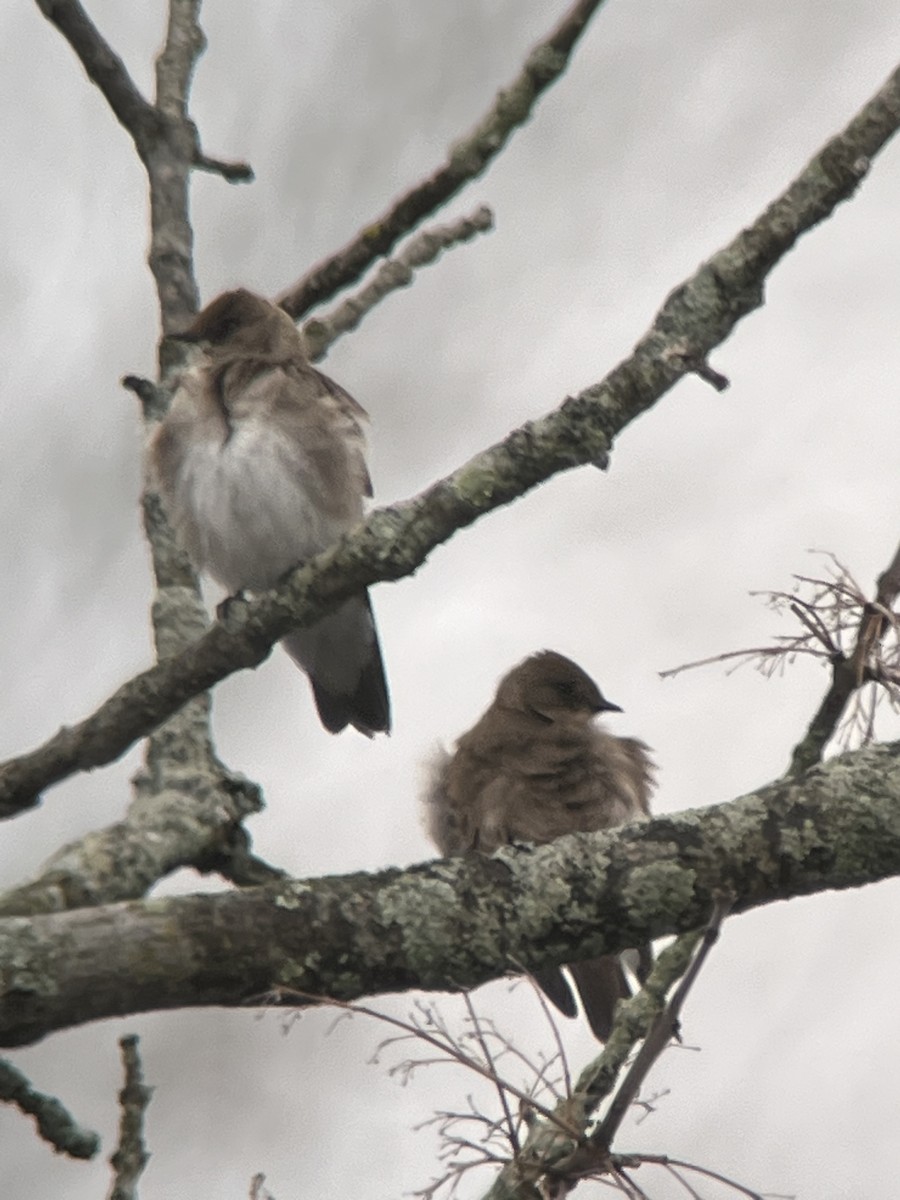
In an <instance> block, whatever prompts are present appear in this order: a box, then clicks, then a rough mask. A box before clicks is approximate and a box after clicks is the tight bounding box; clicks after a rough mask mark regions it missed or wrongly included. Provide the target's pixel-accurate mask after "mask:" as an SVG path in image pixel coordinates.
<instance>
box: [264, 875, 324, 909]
mask: <svg viewBox="0 0 900 1200" xmlns="http://www.w3.org/2000/svg"><path fill="white" fill-rule="evenodd" d="M313 891H314V889H313V887H312V886H311V885H310V884H308V883H304V882H303V881H302V880H292V881H291V882H289V883H285V884H283V885H282V886H281V887H280V888H279V889H278V892H277V894H276V895H275V896H273V897H272V902H273V904H274V905H275V906H276V908H284V909H287V910H288V911H289V912H290V911H292V910H293V909H296V908H299V907H300V905H301V904H302V903H303V901H304V898H305V897H306V896H309V895H312V894H313Z"/></svg>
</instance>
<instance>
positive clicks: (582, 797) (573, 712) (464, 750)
mask: <svg viewBox="0 0 900 1200" xmlns="http://www.w3.org/2000/svg"><path fill="white" fill-rule="evenodd" d="M621 711H622V710H621V709H620V708H619V706H618V705H616V704H611V703H610V701H608V700H606V699H605V698H604V696H603V694H602V693H601V691H600V689H599V688H598V687H597V685H596V684H595V683H594V681H593V680H592V679H591V678H590V676H589V675H587V674H585V672H584V671H583V670H582V669H581V667H579V666H577V665H576V664H575V663H574V662H572V660H571V659H569V658H565V657H564V656H563V655H562V654H556V653H555V652H554V651H552V650H542V651H541V652H540V653H538V654H533V655H532V656H531V657H530V658H526V659H525V660H524V662H521V663H519V665H518V666H516V667H514V668H513V669H512V670H511V671H510V672H509V674H508V675H506V676H505V677H504V678H503V679H502V680H501V681H500V684H499V686H498V688H497V694H496V695H495V697H494V700H493V703H492V704H491V706H490V707H489V708H488V710H487V712H486V713H485V714H484V716H482V717H481V719H480V720H479V721H478V722H477V724H476V725H474V726H473V727H472V728H471V729H470V730H469V731H468V733H464V734H463V735H462V737H461V738H460V739H459V740H458V741H457V743H456V749H455V752H454V753H453V754H448V753H446V752H442V753H441V754H440V755H439V756H438V758H437V759H436V761H435V763H434V765H433V774H432V778H431V781H430V785H429V788H428V790H427V793H426V795H425V803H426V820H427V826H428V831H429V833H430V835H431V837H432V839H433V841H434V842H435V844H436V846H437V848H438V850H439V851H440V852H441V854H444V855H458V854H468V853H471V852H473V851H480V852H481V853H483V854H492V853H493V852H494V851H495V850H496V849H497V848H498V847H499V846H503V845H506V844H508V843H511V842H536V843H543V842H549V841H552V840H553V839H554V838H558V837H561V836H562V835H563V834H566V833H577V832H590V831H593V830H599V829H609V828H610V827H611V826H614V825H620V824H622V823H623V822H626V821H633V820H636V819H640V818H645V817H647V816H648V815H649V812H650V807H649V797H650V792H651V790H652V787H653V773H654V771H653V764H652V762H651V760H650V758H649V756H648V753H647V750H648V748H647V746H645V745H644V743H643V742H640V741H637V740H636V739H635V738H619V737H614V736H613V735H612V734H610V733H607V732H606V731H605V730H604V729H602V728H600V727H599V726H598V725H597V724H596V723H595V721H594V718H595V717H596V716H597V714H598V713H602V712H621ZM640 955H641V961H642V963H643V964H646V962H647V960H648V959H649V948H645V949H643V950H642V951H641V952H640ZM568 969H569V971H570V972H571V974H572V977H573V979H574V981H575V984H576V986H577V988H578V992H579V994H580V996H581V1002H582V1005H583V1008H584V1011H585V1015H586V1016H587V1018H588V1021H589V1022H590V1025H591V1028H592V1029H593V1031H594V1033H595V1034H596V1035H597V1037H598V1038H599V1039H600V1040H601V1041H606V1039H607V1038H608V1036H609V1032H610V1029H611V1026H612V1020H613V1010H614V1008H615V1005H616V1002H617V1000H619V999H620V998H621V997H626V996H629V995H630V994H631V993H630V989H629V987H628V983H627V981H626V978H625V975H624V973H623V971H622V967H621V964H620V962H619V960H618V958H617V957H615V956H613V955H605V956H603V957H602V958H596V959H592V960H590V961H588V962H581V963H572V964H570V965H569V967H568ZM536 978H537V980H538V982H539V983H540V985H541V987H542V988H543V989H544V991H545V992H546V993H547V995H548V996H549V997H550V999H551V1000H552V1001H553V1002H554V1003H555V1004H556V1005H557V1007H558V1008H559V1009H560V1010H561V1011H562V1012H563V1013H565V1014H566V1016H575V1013H576V1006H575V1000H574V998H573V996H572V992H571V990H570V988H569V985H568V983H567V981H566V979H565V976H564V975H563V974H562V972H561V971H560V970H558V969H557V968H550V969H549V970H544V971H541V972H538V973H537V975H536Z"/></svg>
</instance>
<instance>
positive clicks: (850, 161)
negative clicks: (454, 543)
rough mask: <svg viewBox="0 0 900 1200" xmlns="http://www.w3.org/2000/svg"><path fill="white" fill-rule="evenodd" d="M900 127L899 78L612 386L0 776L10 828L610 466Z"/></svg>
mask: <svg viewBox="0 0 900 1200" xmlns="http://www.w3.org/2000/svg"><path fill="white" fill-rule="evenodd" d="M898 125H900V70H898V71H897V72H895V73H894V74H893V75H892V76H891V77H890V78H889V79H888V81H887V83H886V84H885V85H884V86H883V87H882V88H881V89H880V90H879V91H878V92H877V93H876V94H875V96H874V97H873V98H872V99H871V100H870V101H869V102H868V104H866V105H865V107H864V108H863V109H862V110H861V111H860V113H859V114H858V115H857V116H855V117H854V118H853V120H852V121H851V122H850V124H849V125H848V126H847V127H846V129H845V130H844V131H843V132H842V133H840V134H838V135H837V136H836V137H834V138H832V139H831V140H830V141H829V142H828V143H827V144H826V145H825V147H824V148H823V149H822V151H821V152H820V153H819V154H817V155H816V156H815V157H814V158H813V159H812V160H811V161H810V163H809V164H808V166H807V167H806V169H805V170H804V171H803V172H802V173H801V174H800V175H799V176H798V178H797V179H796V180H795V181H794V182H793V183H792V184H791V185H790V186H789V187H788V188H787V190H786V191H785V192H784V193H783V194H782V195H781V196H780V197H778V199H777V200H775V201H774V202H773V203H772V204H771V205H769V207H768V208H767V209H766V210H765V212H763V213H762V214H761V216H760V217H758V218H757V220H756V221H755V222H754V223H753V224H752V225H751V226H749V227H748V228H747V229H745V230H743V231H742V232H741V233H739V234H738V236H737V237H736V238H735V239H734V240H733V241H732V242H730V243H729V244H728V245H727V246H725V247H724V248H723V249H722V250H720V251H719V252H718V253H717V254H715V255H714V256H713V257H712V258H711V259H709V260H708V261H707V262H706V263H704V264H703V265H702V266H701V267H700V269H699V270H698V271H697V272H696V273H695V274H694V275H693V276H692V277H691V278H690V279H688V280H687V281H686V282H685V283H683V284H682V285H681V286H680V287H678V288H676V289H675V290H674V291H673V292H672V293H671V294H670V296H669V297H668V299H667V300H666V301H665V303H664V304H663V306H662V308H661V309H660V310H659V312H658V314H657V316H656V319H655V321H654V324H653V327H652V328H651V329H650V331H649V332H648V333H647V334H645V336H644V337H643V338H642V339H641V341H640V342H639V343H638V344H637V346H636V347H635V350H634V353H633V354H632V355H631V357H630V358H628V359H626V360H625V361H624V362H622V363H620V364H619V366H617V367H616V368H615V369H614V370H613V371H612V372H610V374H609V375H608V376H607V377H606V379H604V380H603V381H602V382H600V383H598V384H595V385H594V386H593V387H590V388H587V389H586V390H585V391H583V392H581V393H579V395H577V396H575V397H569V398H568V399H566V400H565V401H564V402H563V403H562V404H561V405H560V407H559V408H558V409H556V410H554V411H553V412H551V413H550V414H549V415H547V416H545V417H543V418H540V419H539V420H536V421H530V422H527V423H526V424H525V425H523V426H521V427H520V428H519V429H516V430H514V431H513V432H512V433H511V434H510V435H509V436H508V437H507V438H505V439H504V441H502V442H500V443H498V444H497V445H495V446H493V447H491V448H490V449H489V450H486V451H484V452H483V453H482V454H479V455H477V456H476V457H475V458H473V459H472V460H470V462H468V463H467V464H465V465H464V466H463V467H461V468H460V469H459V470H458V471H456V472H455V473H454V474H453V475H451V476H449V477H447V478H446V479H443V480H441V481H440V482H438V483H436V484H434V485H433V486H432V487H430V488H429V489H428V490H427V491H425V492H424V493H422V495H421V496H419V497H417V498H415V499H413V500H409V501H406V502H405V503H402V504H397V505H395V506H393V507H391V508H384V509H378V510H376V511H375V512H374V513H372V514H371V516H370V517H369V518H368V520H367V521H366V522H365V523H364V524H363V525H362V526H361V527H360V529H359V530H357V531H356V532H355V533H354V534H352V535H350V536H349V537H347V538H345V539H343V540H342V541H341V542H340V543H338V544H337V546H335V547H334V548H333V549H331V550H329V551H326V552H325V553H324V554H321V555H319V556H318V557H317V558H316V559H314V560H313V562H312V563H310V564H309V565H307V566H305V567H301V568H298V569H297V570H296V571H294V572H293V573H292V575H291V576H290V577H289V578H288V581H287V582H286V583H284V584H283V585H282V586H281V587H280V588H278V589H277V590H275V591H272V592H268V593H266V594H265V595H263V596H262V597H260V598H259V599H257V600H255V601H253V602H246V601H235V602H233V603H231V604H230V605H229V606H228V607H227V609H226V612H225V614H224V616H223V617H222V618H221V619H220V620H219V621H217V622H216V623H215V624H214V625H213V626H212V627H211V628H210V629H209V630H208V632H206V633H205V634H203V636H202V637H199V638H197V639H196V640H195V641H193V642H192V643H191V644H190V645H188V646H187V647H186V648H185V649H184V650H183V651H182V652H181V653H180V654H178V655H177V656H175V657H173V658H169V659H166V660H164V661H162V662H160V663H159V664H158V665H157V666H155V667H153V668H151V669H150V670H149V671H145V672H143V674H141V675H138V676H136V677H135V678H134V679H133V680H131V681H130V682H129V683H126V684H125V685H124V686H123V687H122V688H120V689H119V690H118V691H117V692H116V693H115V694H114V695H113V696H111V697H110V698H109V700H107V701H106V702H105V703H104V704H103V705H101V706H100V708H99V709H98V710H97V711H96V712H95V713H94V714H93V716H91V717H88V718H86V719H85V720H84V721H82V722H80V723H79V724H78V725H76V726H74V727H72V728H71V729H62V730H60V732H59V733H57V734H56V735H55V736H54V737H53V738H51V739H50V740H49V741H48V742H46V743H45V744H44V746H42V747H41V748H39V749H38V750H35V751H32V752H31V753H30V754H25V755H22V756H21V757H19V758H15V759H10V760H9V761H7V762H6V763H4V764H2V765H0V816H10V815H12V814H14V813H15V812H17V811H20V810H22V809H25V808H28V807H31V806H33V805H34V804H36V803H37V802H38V799H39V794H40V792H41V790H42V789H43V788H45V787H48V786H49V785H50V784H52V783H56V782H59V780H61V779H64V778H65V777H66V776H67V775H70V774H71V773H72V772H73V771H78V770H88V769H90V768H92V767H96V766H100V765H102V764H104V763H108V762H112V761H113V760H114V759H116V758H117V757H118V756H119V755H120V754H122V753H123V752H124V751H125V750H127V749H128V747H129V746H130V745H131V744H132V743H133V742H134V741H135V740H137V739H138V738H139V737H141V736H143V735H144V734H146V733H148V732H149V731H150V730H151V729H153V728H155V727H156V726H157V725H158V724H159V723H160V722H161V721H163V720H165V719H166V718H167V717H169V716H171V715H172V714H173V713H174V712H176V711H177V709H178V708H180V707H181V705H183V704H184V703H185V701H186V700H189V699H190V698H191V697H192V696H195V695H198V694H199V693H200V692H203V691H206V690H207V689H208V688H209V687H211V686H212V685H213V684H214V683H218V682H219V681H220V680H221V679H224V678H225V677H226V676H227V675H230V674H232V673H233V672H234V671H236V670H240V669H242V668H244V667H255V666H258V665H259V663H260V662H262V661H263V659H265V657H266V656H267V655H268V653H269V651H270V649H271V646H272V645H273V644H274V643H275V642H276V641H278V640H279V639H280V638H281V637H283V636H284V635H285V634H286V633H287V632H289V631H290V630H291V629H294V628H298V627H300V626H305V625H309V624H311V623H312V622H314V621H316V620H318V619H319V618H320V617H321V616H322V615H324V614H325V613H326V612H328V611H331V610H332V609H333V608H335V607H336V606H337V605H338V604H340V603H341V602H342V601H343V600H345V599H347V597H349V596H351V595H353V594H354V593H356V592H358V591H360V590H361V589H362V588H364V587H368V586H369V585H370V584H372V583H375V582H378V581H379V580H387V579H400V578H402V577H403V576H404V575H409V574H412V573H413V572H414V571H415V570H416V569H417V568H418V567H419V566H421V564H422V563H423V562H424V561H425V559H426V557H427V555H428V554H429V553H430V552H431V551H432V550H433V549H434V548H435V546H438V545H440V544H441V542H444V541H447V540H448V538H450V537H451V536H452V535H453V534H454V533H455V532H456V531H457V530H459V529H462V528H464V527H465V526H467V525H470V524H471V523H472V522H473V521H475V520H477V519H478V517H480V516H482V515H483V514H484V513H487V512H490V511H491V510H492V509H495V508H499V507H501V506H502V505H504V504H508V503H509V502H510V501H511V500H514V499H516V498H517V497H518V496H521V495H524V494H525V493H526V492H527V491H529V490H530V489H531V488H533V487H534V486H536V485H537V484H538V483H542V482H543V481H544V480H546V479H549V478H551V476H553V475H555V474H557V473H558V472H559V471H563V470H567V469H570V468H572V467H575V466H580V465H584V464H587V463H602V462H604V461H605V459H606V455H607V452H608V450H609V447H610V445H611V443H612V440H613V438H614V437H615V436H616V435H617V434H619V433H620V432H621V431H622V430H623V429H624V428H625V427H626V426H627V425H628V424H629V423H630V422H631V421H632V420H634V418H635V417H637V416H639V415H640V414H641V413H643V412H645V411H647V410H648V409H649V408H651V407H652V406H653V405H654V404H655V403H656V402H657V401H658V400H659V399H660V397H661V396H663V395H664V394H665V393H666V392H667V391H668V390H669V389H670V388H671V387H672V385H673V384H674V383H675V382H676V381H677V380H678V379H680V378H681V377H682V376H683V375H685V374H687V373H689V372H690V371H691V370H693V369H695V367H696V364H698V363H703V362H705V361H706V358H707V356H708V354H709V352H710V351H711V350H712V349H713V348H714V347H715V346H717V345H719V344H720V343H721V342H722V341H724V340H725V338H726V337H727V336H728V335H729V333H731V331H732V330H733V329H734V327H735V325H736V324H737V323H738V321H740V319H741V318H742V317H744V316H746V315H747V314H748V313H750V312H753V311H754V310H755V309H756V308H759V307H760V306H761V305H762V303H763V283H764V281H765V279H766V277H767V275H768V274H769V272H770V271H771V270H772V268H773V267H774V265H775V264H776V263H777V262H778V260H779V259H780V258H782V257H783V256H784V255H785V254H786V253H787V252H788V250H790V249H791V247H792V246H793V245H794V243H795V242H796V241H797V239H798V238H799V237H800V235H801V234H802V233H804V232H806V231H807V230H809V229H811V228H813V227H814V226H815V225H817V224H819V223H820V222H821V221H823V220H824V219H825V218H826V217H827V216H829V215H830V214H831V213H832V212H833V210H834V208H835V207H836V206H837V205H838V204H839V203H840V202H841V201H843V200H846V199H848V197H850V196H851V195H852V194H853V192H854V191H855V190H856V188H857V186H858V185H859V182H860V180H861V179H862V178H863V176H864V175H865V173H866V171H867V170H868V168H869V164H870V159H871V156H872V155H874V154H875V153H877V151H878V150H879V149H880V148H881V147H882V146H883V145H884V144H885V143H886V142H887V141H888V139H889V138H890V137H891V136H892V135H893V134H894V133H895V132H896V130H897V128H898Z"/></svg>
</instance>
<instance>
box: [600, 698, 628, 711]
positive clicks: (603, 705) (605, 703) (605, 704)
mask: <svg viewBox="0 0 900 1200" xmlns="http://www.w3.org/2000/svg"><path fill="white" fill-rule="evenodd" d="M623 711H624V710H623V709H621V708H619V706H618V704H613V702H612V700H607V699H606V698H605V697H603V696H601V698H600V707H599V708H598V709H597V712H598V713H602V712H623Z"/></svg>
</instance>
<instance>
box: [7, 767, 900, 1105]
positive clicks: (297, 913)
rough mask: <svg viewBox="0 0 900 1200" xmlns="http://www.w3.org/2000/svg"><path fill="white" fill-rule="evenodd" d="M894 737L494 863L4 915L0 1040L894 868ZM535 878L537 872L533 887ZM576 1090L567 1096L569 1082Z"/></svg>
mask: <svg viewBox="0 0 900 1200" xmlns="http://www.w3.org/2000/svg"><path fill="white" fill-rule="evenodd" d="M898 795H900V743H893V744H891V745H881V746H870V747H867V748H866V749H864V750H858V751H855V752H853V753H850V754H845V755H842V756H840V757H838V758H835V759H832V760H831V761H830V762H828V763H827V764H825V765H824V766H819V767H815V768H814V769H813V770H811V771H810V772H809V773H808V774H807V775H806V776H804V778H803V779H802V780H799V781H797V780H791V779H781V780H779V781H777V782H776V783H773V784H770V785H768V786H766V787H764V788H761V789H759V790H758V791H756V792H754V793H751V794H749V795H746V796H743V797H741V798H740V799H738V800H734V801H731V802H730V803H727V804H720V805H716V806H714V807H711V808H706V809H694V810H690V811H687V812H684V813H679V814H675V815H672V816H667V817H657V818H656V819H655V820H651V821H645V822H637V823H635V824H632V825H626V826H623V827H621V828H620V829H618V830H616V831H614V832H609V833H597V834H578V835H572V836H569V837H565V838H560V839H559V840H558V841H557V842H551V843H549V844H548V845H545V846H537V847H525V848H521V847H520V848H511V847H510V848H504V849H503V850H502V851H500V852H498V854H497V855H495V856H494V857H493V858H480V857H473V858H471V859H466V858H464V859H453V860H446V861H439V862H434V863H426V864H423V865H420V866H415V867H411V868H409V869H407V870H404V871H400V870H397V869H393V870H386V871H381V872H378V873H375V874H362V873H358V874H354V875H349V876H344V877H336V876H330V877H326V878H322V879H316V880H306V881H284V882H282V883H278V884H274V885H269V886H266V887H260V888H248V889H245V890H243V891H234V892H225V893H219V894H217V895H209V894H206V895H193V896H174V897H168V898H165V899H155V900H150V901H135V902H131V903H127V904H112V905H105V906H102V907H99V908H84V909H77V910H75V911H74V912H68V913H59V914H53V915H46V916H36V917H31V918H28V919H24V918H18V917H11V918H6V919H3V920H0V977H2V978H3V981H4V992H3V997H2V998H0V1043H2V1044H4V1045H21V1044H25V1043H27V1042H31V1041H34V1040H36V1039H38V1038H40V1037H43V1036H45V1035H46V1034H48V1033H51V1032H53V1031H55V1030H59V1029H63V1028H70V1027H72V1026H74V1025H79V1024H83V1023H84V1022H86V1021H91V1020H99V1019H102V1018H106V1017H111V1016H121V1015H123V1014H126V1013H134V1012H141V1011H150V1010H154V1011H158V1010H163V1009H171V1008H183V1007H199V1006H208V1005H225V1006H229V1007H237V1006H241V1005H246V1004H260V1003H264V1002H265V1001H266V999H268V1000H269V1001H270V1002H271V1003H275V1004H284V1003H292V1002H293V1003H294V1004H295V1005H296V1000H293V1001H292V1000H291V993H296V992H305V993H314V994H316V995H320V996H321V995H330V996H333V997H335V998H336V999H337V1000H355V999H358V998H359V997H361V996H363V995H373V994H375V993H384V992H397V991H403V990H406V989H408V988H424V989H428V990H454V991H458V990H460V989H463V988H471V987H476V986H478V985H479V984H482V983H485V982H487V981H488V980H490V979H496V978H497V977H498V976H500V975H502V974H504V973H505V971H506V970H507V969H508V968H509V966H510V964H511V963H512V962H519V963H523V964H524V965H525V967H526V968H527V969H528V970H530V971H536V970H540V969H542V968H545V967H548V966H551V965H556V964H559V963H565V962H573V961H575V962H577V961H578V960H579V959H583V958H586V957H595V956H597V955H598V954H609V953H618V952H619V951H621V950H623V949H625V948H627V947H629V946H636V945H641V944H642V943H644V942H646V941H650V940H652V939H654V938H657V937H661V936H663V935H665V934H669V933H682V932H687V931H690V930H694V929H696V928H697V927H698V926H700V925H701V924H703V922H704V921H705V920H706V918H707V916H708V914H709V912H710V911H711V910H712V909H713V906H714V904H715V903H716V900H717V898H718V897H719V896H721V895H722V894H727V895H729V896H733V897H734V904H733V909H732V911H733V912H734V913H735V914H737V913H741V912H747V911H749V910H751V909H753V908H757V907H759V906H761V905H764V904H769V903H772V902H773V901H777V900H786V899H789V898H791V897H795V896H806V895H812V894H815V893H817V892H821V891H825V890H828V889H833V888H850V887H859V886H862V885H863V884H866V883H873V882H876V881H877V880H879V879H884V878H887V877H890V876H897V875H900V811H898V805H897V797H898ZM547 879H553V881H554V888H553V899H552V901H551V900H550V899H548V894H547V886H546V881H547ZM576 1091H577V1089H576Z"/></svg>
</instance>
